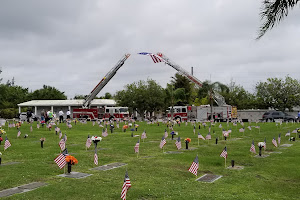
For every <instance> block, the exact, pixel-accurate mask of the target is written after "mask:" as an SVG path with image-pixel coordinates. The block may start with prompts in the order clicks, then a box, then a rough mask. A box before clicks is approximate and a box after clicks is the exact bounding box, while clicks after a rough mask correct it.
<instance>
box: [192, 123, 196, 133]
mask: <svg viewBox="0 0 300 200" xmlns="http://www.w3.org/2000/svg"><path fill="white" fill-rule="evenodd" d="M193 132H194V134H195V133H196V126H195V125H194V130H193Z"/></svg>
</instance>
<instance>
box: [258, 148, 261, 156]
mask: <svg viewBox="0 0 300 200" xmlns="http://www.w3.org/2000/svg"><path fill="white" fill-rule="evenodd" d="M261 149H262V146H259V153H258V154H259V156H261Z"/></svg>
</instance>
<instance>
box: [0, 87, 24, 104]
mask: <svg viewBox="0 0 300 200" xmlns="http://www.w3.org/2000/svg"><path fill="white" fill-rule="evenodd" d="M28 94H29V93H28V88H23V87H21V86H9V85H6V84H0V109H4V108H17V104H19V103H22V102H24V101H27V100H28Z"/></svg>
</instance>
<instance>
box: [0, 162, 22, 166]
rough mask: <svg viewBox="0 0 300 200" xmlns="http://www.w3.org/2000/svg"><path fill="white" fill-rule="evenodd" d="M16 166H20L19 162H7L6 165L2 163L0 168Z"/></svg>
mask: <svg viewBox="0 0 300 200" xmlns="http://www.w3.org/2000/svg"><path fill="white" fill-rule="evenodd" d="M16 164H20V162H7V163H2V164H1V165H0V166H6V165H16Z"/></svg>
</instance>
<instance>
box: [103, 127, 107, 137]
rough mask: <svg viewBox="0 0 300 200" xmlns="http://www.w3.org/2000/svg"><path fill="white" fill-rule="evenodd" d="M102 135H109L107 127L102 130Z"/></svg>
mask: <svg viewBox="0 0 300 200" xmlns="http://www.w3.org/2000/svg"><path fill="white" fill-rule="evenodd" d="M102 136H103V137H107V136H108V133H107V128H106V129H103V130H102Z"/></svg>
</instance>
